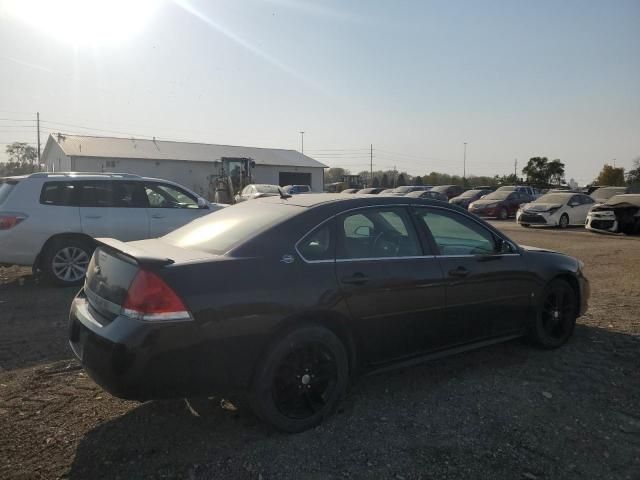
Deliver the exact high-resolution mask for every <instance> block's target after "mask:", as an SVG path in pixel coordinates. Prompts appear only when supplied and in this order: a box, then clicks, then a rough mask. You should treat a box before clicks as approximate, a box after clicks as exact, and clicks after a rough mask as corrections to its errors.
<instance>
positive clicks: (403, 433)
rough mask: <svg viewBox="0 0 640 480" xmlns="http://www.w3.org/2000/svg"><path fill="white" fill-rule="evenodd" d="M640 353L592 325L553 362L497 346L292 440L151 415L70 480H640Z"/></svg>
mask: <svg viewBox="0 0 640 480" xmlns="http://www.w3.org/2000/svg"><path fill="white" fill-rule="evenodd" d="M638 352H640V339H639V338H638V337H635V336H631V335H625V334H621V333H615V332H611V331H607V330H604V329H599V328H593V327H587V326H578V328H577V329H576V334H575V336H574V338H573V339H572V340H571V341H570V342H569V344H567V345H566V346H565V347H563V348H561V349H558V350H554V351H541V350H538V349H535V348H533V347H531V346H528V345H526V344H524V343H523V342H521V341H513V342H509V343H506V344H502V345H496V346H492V347H488V348H484V349H481V350H477V351H474V352H470V353H467V354H462V355H458V356H455V357H450V358H447V359H441V360H437V361H433V362H429V363H426V364H424V365H422V366H418V367H414V368H411V369H406V370H401V371H395V372H392V373H387V374H381V375H375V376H369V377H365V378H362V379H360V380H359V381H358V382H357V384H356V385H355V386H354V387H352V389H351V391H350V393H349V394H348V395H347V398H346V399H345V400H344V402H343V403H342V404H341V406H340V408H339V410H338V412H337V413H336V414H335V415H333V416H332V417H330V418H328V419H327V420H326V421H325V422H324V423H323V424H322V425H320V426H319V427H317V428H315V429H312V430H309V431H307V432H303V433H300V434H296V435H287V434H282V433H279V432H275V431H273V430H272V429H271V428H270V427H268V426H266V425H265V424H263V423H262V422H260V421H259V420H257V419H256V418H255V417H254V416H253V415H252V414H251V413H250V412H249V411H247V409H245V408H243V407H242V405H240V408H239V409H238V410H237V411H230V410H228V409H223V408H219V407H218V408H212V410H211V415H210V416H208V417H206V418H203V417H196V416H194V415H193V414H192V413H191V412H190V411H189V409H188V408H187V407H186V405H185V403H184V402H183V401H181V400H177V401H154V402H147V403H144V404H141V405H140V406H139V407H137V408H135V409H133V410H131V411H129V412H128V413H126V414H125V415H123V416H121V417H119V418H115V419H113V420H110V421H108V422H106V423H103V424H101V425H99V426H98V427H96V428H95V429H93V430H92V431H90V432H88V433H87V434H85V436H84V437H83V438H82V440H81V441H80V444H79V446H78V448H77V450H76V454H75V459H74V461H73V464H72V466H71V470H70V472H69V478H71V479H85V478H127V479H134V478H150V477H154V478H156V477H162V478H190V479H200V478H202V479H204V478H207V479H209V478H261V476H262V478H327V477H329V478H360V477H369V478H371V477H374V478H400V477H397V476H398V475H400V476H401V477H404V478H441V477H447V478H522V476H523V475H524V476H525V478H602V479H604V478H625V477H626V476H629V478H638V476H637V474H638V473H640V458H639V456H638V451H640V450H639V449H640V436H639V434H640V416H639V415H638V409H637V407H638V403H637V398H639V397H640V378H639V377H638V376H637V371H638V369H640V354H639V353H638ZM219 401H220V400H219V399H217V400H213V401H212V402H211V403H212V405H216V404H217V403H219ZM527 475H529V476H527Z"/></svg>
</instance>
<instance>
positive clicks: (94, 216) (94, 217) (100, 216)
mask: <svg viewBox="0 0 640 480" xmlns="http://www.w3.org/2000/svg"><path fill="white" fill-rule="evenodd" d="M84 218H91V219H96V218H102V215H85V216H84Z"/></svg>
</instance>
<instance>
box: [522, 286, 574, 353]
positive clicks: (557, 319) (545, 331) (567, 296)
mask: <svg viewBox="0 0 640 480" xmlns="http://www.w3.org/2000/svg"><path fill="white" fill-rule="evenodd" d="M541 300H542V301H541V303H540V305H539V307H538V312H537V315H536V321H535V324H534V326H533V328H532V330H531V332H530V334H529V337H530V339H531V340H532V341H533V342H534V343H536V344H537V345H538V346H540V347H542V348H548V349H551V348H558V347H560V346H562V345H563V344H564V343H566V341H567V340H569V338H570V337H571V335H572V334H573V330H574V328H575V325H576V317H577V316H578V302H577V295H576V292H575V290H574V289H573V287H572V286H571V285H569V283H568V282H566V281H565V280H561V279H557V280H553V281H552V282H551V283H549V285H548V286H547V288H546V289H545V291H544V293H543V295H542V299H541Z"/></svg>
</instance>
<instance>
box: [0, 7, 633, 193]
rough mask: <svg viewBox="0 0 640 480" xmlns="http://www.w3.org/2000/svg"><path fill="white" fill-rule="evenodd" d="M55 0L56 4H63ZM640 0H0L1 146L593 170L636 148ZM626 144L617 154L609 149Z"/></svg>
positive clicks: (363, 165)
mask: <svg viewBox="0 0 640 480" xmlns="http://www.w3.org/2000/svg"><path fill="white" fill-rule="evenodd" d="M53 4H55V5H53ZM639 27H640V0H615V1H599V2H596V1H590V0H577V1H574V0H562V1H558V0H554V1H543V0H539V1H536V2H531V1H526V0H510V1H507V0H505V1H491V0H485V1H482V2H478V1H472V0H468V1H457V0H444V1H430V0H424V1H418V0H416V1H403V0H395V1H375V0H371V1H358V2H357V1H346V0H343V1H329V0H327V1H324V0H319V1H305V0H300V1H297V0H242V1H238V0H208V1H207V0H165V1H153V0H111V1H110V2H104V1H95V0H59V1H57V2H49V1H48V0H0V76H1V77H0V78H1V83H0V118H1V119H2V120H0V150H2V152H1V153H0V159H2V158H5V155H4V147H5V145H6V144H7V143H9V142H12V141H27V142H32V143H33V142H35V141H36V140H35V139H36V133H35V115H36V112H40V118H41V121H42V123H41V126H42V132H43V133H42V139H43V143H44V140H45V139H46V135H47V134H48V133H49V132H58V131H60V132H66V133H86V134H93V135H113V136H127V137H130V136H135V137H152V136H155V137H157V138H161V139H170V140H186V141H196V142H206V143H219V144H231V145H246V146H259V147H277V148H291V149H296V150H300V149H301V134H300V133H299V132H300V131H305V132H306V133H305V134H304V153H305V154H308V155H310V156H312V157H314V158H316V159H317V160H319V161H321V162H323V163H325V164H327V165H329V166H342V167H345V168H348V169H350V170H351V171H353V172H358V171H361V170H368V169H369V151H370V150H369V149H370V145H373V163H374V169H387V168H393V167H394V166H395V167H397V168H398V170H405V171H408V172H409V173H410V174H413V175H415V174H427V173H429V172H431V171H439V172H446V173H450V174H462V173H463V157H464V143H465V142H466V143H467V155H466V173H467V175H471V174H475V175H494V174H505V173H512V172H513V171H514V162H515V160H516V159H517V162H518V170H520V169H521V168H522V166H524V164H526V161H527V160H528V159H529V158H530V157H533V156H547V157H549V158H550V159H555V158H559V159H560V160H562V161H563V162H564V163H565V164H566V176H567V180H568V179H569V178H575V179H576V180H577V181H578V182H579V183H581V184H585V183H588V182H590V181H592V180H593V179H594V178H595V177H596V176H597V173H598V172H599V170H600V169H601V168H602V165H603V164H604V163H610V164H613V163H614V162H615V164H616V166H623V167H626V168H630V167H631V165H632V160H633V159H634V158H637V157H639V156H640V28H639ZM614 159H615V160H614Z"/></svg>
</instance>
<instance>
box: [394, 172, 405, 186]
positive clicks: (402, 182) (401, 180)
mask: <svg viewBox="0 0 640 480" xmlns="http://www.w3.org/2000/svg"><path fill="white" fill-rule="evenodd" d="M406 184H407V181H406V180H405V178H404V174H403V173H401V174H400V175H398V181H397V183H396V185H397V186H398V187H402V186H404V185H406Z"/></svg>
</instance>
